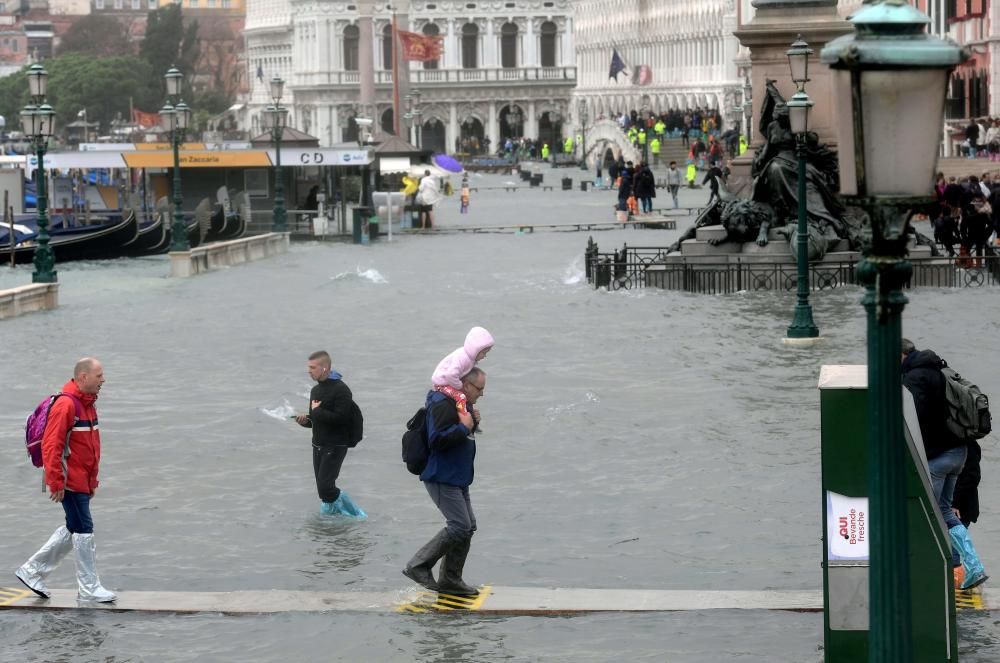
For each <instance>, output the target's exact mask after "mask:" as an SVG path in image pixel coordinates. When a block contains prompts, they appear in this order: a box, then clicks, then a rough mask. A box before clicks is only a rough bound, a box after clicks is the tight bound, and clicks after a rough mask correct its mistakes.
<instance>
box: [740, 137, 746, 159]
mask: <svg viewBox="0 0 1000 663" xmlns="http://www.w3.org/2000/svg"><path fill="white" fill-rule="evenodd" d="M746 151H747V137H746V136H744V135H742V134H740V156H743V153H744V152H746Z"/></svg>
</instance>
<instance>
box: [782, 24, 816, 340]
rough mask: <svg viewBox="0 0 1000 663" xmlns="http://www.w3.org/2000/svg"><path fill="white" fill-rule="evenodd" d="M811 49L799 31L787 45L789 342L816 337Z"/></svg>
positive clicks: (787, 338)
mask: <svg viewBox="0 0 1000 663" xmlns="http://www.w3.org/2000/svg"><path fill="white" fill-rule="evenodd" d="M812 52H813V50H812V49H811V48H809V44H807V43H806V42H805V41H804V40H803V39H802V35H799V37H798V39H796V40H795V42H794V43H793V44H792V47H791V48H790V49H788V53H787V54H788V66H789V69H791V72H792V82H793V83H795V85H796V87H797V88H798V92H796V93H795V94H794V95H793V96H792V98H791V99H789V100H788V103H787V105H788V121H789V124H790V125H791V130H792V134H794V135H795V158H796V161H797V165H798V176H797V178H796V179H797V180H798V192H797V193H796V197H797V198H798V224H797V227H796V230H795V234H796V235H797V237H796V241H795V247H796V260H795V262H796V263H797V266H798V276H797V278H796V279H795V290H796V298H795V299H796V301H795V313H794V314H793V316H792V324H791V325H789V326H788V331H787V332H786V333H787V334H788V336H787V337H786V339H785V341H786V342H787V343H792V344H803V343H811V340H812V339H816V338H818V337H819V329H818V328H817V327H816V324H815V323H814V322H813V310H812V304H810V303H809V244H808V242H809V226H808V223H807V215H808V209H807V207H806V140H807V137H808V133H807V132H808V131H809V109H810V108H811V107H812V105H813V102H812V100H811V99H809V95H807V94H806V83H807V82H808V81H809V56H810V55H812Z"/></svg>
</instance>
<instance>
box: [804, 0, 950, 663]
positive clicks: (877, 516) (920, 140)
mask: <svg viewBox="0 0 1000 663" xmlns="http://www.w3.org/2000/svg"><path fill="white" fill-rule="evenodd" d="M850 20H851V22H852V23H853V24H854V34H852V35H845V36H843V37H840V38H838V39H835V40H834V41H832V42H830V43H829V44H828V45H827V46H826V48H824V49H823V52H822V54H821V60H822V62H824V63H826V64H829V65H830V67H831V68H832V69H833V70H834V76H835V78H834V85H835V87H834V97H833V99H834V103H835V104H836V105H837V111H838V112H837V114H836V116H837V119H838V149H839V152H840V184H841V194H842V195H845V196H848V197H849V200H850V201H851V202H852V203H854V204H856V205H858V206H859V207H863V208H864V209H865V211H866V212H867V213H868V217H869V220H868V221H867V225H866V228H865V231H866V232H865V236H866V246H865V247H864V250H863V254H864V258H863V259H862V261H861V263H860V264H859V266H858V275H859V277H860V279H861V281H862V282H863V283H864V284H865V286H866V288H867V290H866V294H865V297H864V299H863V300H862V301H863V304H864V306H865V309H866V310H867V313H868V398H869V411H870V413H871V421H870V424H869V425H870V432H871V435H870V437H871V452H870V456H869V472H870V474H869V485H868V492H869V510H870V520H869V523H868V532H869V544H870V547H869V551H870V557H871V567H870V575H869V583H868V588H869V606H870V608H869V631H870V636H869V648H868V657H869V659H868V660H869V661H871V662H873V663H890V662H892V663H896V662H897V661H910V660H912V657H913V654H914V653H915V652H914V648H913V631H912V623H911V611H912V610H913V605H912V600H911V594H910V560H909V554H910V550H909V532H908V527H907V509H906V464H905V463H904V458H905V456H904V454H905V451H904V449H905V447H906V442H905V440H904V437H903V407H902V388H901V386H900V377H899V358H900V354H901V352H900V346H901V339H902V313H903V308H904V307H905V305H906V302H907V299H906V297H905V296H904V295H903V293H902V286H903V284H904V283H906V281H907V280H908V279H909V278H910V274H911V273H912V269H913V268H912V265H911V264H910V262H909V261H908V260H907V259H906V253H907V251H906V244H907V226H908V224H909V220H910V216H911V215H912V214H913V212H914V211H916V210H917V209H919V208H920V206H921V205H924V204H927V203H930V202H932V201H933V200H934V198H933V196H932V195H931V192H932V191H933V188H932V187H933V182H934V172H935V170H936V169H937V159H938V150H939V148H940V144H941V134H942V130H943V127H944V109H945V98H946V95H947V89H948V80H949V78H950V76H951V72H952V70H953V69H954V68H955V67H956V66H957V65H959V64H961V63H962V62H964V61H966V60H967V59H968V57H969V53H968V51H967V50H965V49H962V48H960V47H959V46H957V45H956V44H955V43H953V42H947V41H944V40H942V39H938V38H937V37H934V36H931V35H928V34H927V33H926V31H925V30H926V27H927V25H928V24H929V23H930V19H929V18H928V17H927V16H926V15H925V14H923V13H922V12H920V11H918V10H917V9H915V8H914V7H912V6H910V5H908V4H907V3H906V2H905V0H883V1H881V2H874V3H870V4H865V5H864V7H863V8H862V9H860V10H859V11H858V12H857V13H856V14H855V15H854V16H853V17H852V18H851V19H850ZM901 117H906V122H904V123H902V124H901V123H900V122H899V118H901Z"/></svg>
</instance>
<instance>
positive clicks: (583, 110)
mask: <svg viewBox="0 0 1000 663" xmlns="http://www.w3.org/2000/svg"><path fill="white" fill-rule="evenodd" d="M577 108H578V109H579V113H578V115H579V117H580V139H581V140H580V142H581V143H582V145H581V146H580V170H587V120H589V119H590V115H589V114H588V112H587V102H586V101H585V100H583V99H580V101H579V102H578V103H577Z"/></svg>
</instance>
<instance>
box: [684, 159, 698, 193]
mask: <svg viewBox="0 0 1000 663" xmlns="http://www.w3.org/2000/svg"><path fill="white" fill-rule="evenodd" d="M686 175H687V181H688V187H689V188H691V189H693V188H694V182H695V180H697V179H698V167H697V166H695V165H694V161H689V162H688V167H687V173H686Z"/></svg>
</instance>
